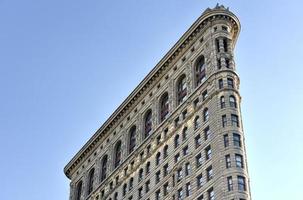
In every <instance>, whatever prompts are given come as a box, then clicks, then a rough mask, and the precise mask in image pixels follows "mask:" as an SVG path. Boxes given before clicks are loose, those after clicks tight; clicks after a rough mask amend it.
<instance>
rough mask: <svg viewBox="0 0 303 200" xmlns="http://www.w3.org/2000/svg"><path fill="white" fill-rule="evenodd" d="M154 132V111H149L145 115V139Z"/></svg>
mask: <svg viewBox="0 0 303 200" xmlns="http://www.w3.org/2000/svg"><path fill="white" fill-rule="evenodd" d="M151 130H152V111H151V110H148V111H147V113H146V114H145V119H144V138H147V137H148V136H149V135H150V132H151Z"/></svg>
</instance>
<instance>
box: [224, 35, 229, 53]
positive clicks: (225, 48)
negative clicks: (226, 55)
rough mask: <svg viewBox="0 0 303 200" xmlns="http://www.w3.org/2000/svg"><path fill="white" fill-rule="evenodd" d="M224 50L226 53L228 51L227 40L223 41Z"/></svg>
mask: <svg viewBox="0 0 303 200" xmlns="http://www.w3.org/2000/svg"><path fill="white" fill-rule="evenodd" d="M223 48H224V52H227V51H228V41H227V38H224V39H223Z"/></svg>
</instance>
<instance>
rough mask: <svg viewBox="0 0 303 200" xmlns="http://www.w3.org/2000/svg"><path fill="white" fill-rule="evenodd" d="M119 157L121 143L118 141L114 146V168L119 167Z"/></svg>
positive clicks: (120, 155)
mask: <svg viewBox="0 0 303 200" xmlns="http://www.w3.org/2000/svg"><path fill="white" fill-rule="evenodd" d="M121 157H122V149H121V141H120V140H119V141H118V142H117V143H116V146H115V162H114V164H115V168H116V167H118V166H119V165H120V162H121Z"/></svg>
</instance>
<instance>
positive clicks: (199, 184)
mask: <svg viewBox="0 0 303 200" xmlns="http://www.w3.org/2000/svg"><path fill="white" fill-rule="evenodd" d="M196 179H197V187H198V188H199V187H202V185H203V178H202V174H199V175H198V176H197V177H196Z"/></svg>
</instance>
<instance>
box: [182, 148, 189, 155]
mask: <svg viewBox="0 0 303 200" xmlns="http://www.w3.org/2000/svg"><path fill="white" fill-rule="evenodd" d="M188 153H189V151H188V146H185V147H184V148H183V156H186V155H188Z"/></svg>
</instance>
